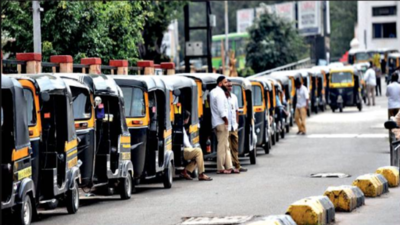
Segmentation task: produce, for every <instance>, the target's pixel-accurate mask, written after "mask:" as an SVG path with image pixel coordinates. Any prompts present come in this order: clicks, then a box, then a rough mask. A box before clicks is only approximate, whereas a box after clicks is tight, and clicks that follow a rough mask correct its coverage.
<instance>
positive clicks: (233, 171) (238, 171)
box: [230, 169, 240, 173]
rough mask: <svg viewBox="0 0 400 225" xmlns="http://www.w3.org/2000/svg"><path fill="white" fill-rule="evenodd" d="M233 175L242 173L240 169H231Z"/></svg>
mask: <svg viewBox="0 0 400 225" xmlns="http://www.w3.org/2000/svg"><path fill="white" fill-rule="evenodd" d="M230 171H231V173H240V170H238V169H230Z"/></svg>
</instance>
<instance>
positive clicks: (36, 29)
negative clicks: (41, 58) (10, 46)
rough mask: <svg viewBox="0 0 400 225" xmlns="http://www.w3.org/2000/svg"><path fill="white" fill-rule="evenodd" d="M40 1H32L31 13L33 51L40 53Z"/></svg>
mask: <svg viewBox="0 0 400 225" xmlns="http://www.w3.org/2000/svg"><path fill="white" fill-rule="evenodd" d="M40 11H41V8H40V2H39V1H32V14H33V51H34V52H35V53H42V34H41V30H40V27H41V25H40Z"/></svg>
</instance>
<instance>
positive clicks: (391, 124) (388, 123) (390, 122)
mask: <svg viewBox="0 0 400 225" xmlns="http://www.w3.org/2000/svg"><path fill="white" fill-rule="evenodd" d="M385 128H386V129H388V130H391V129H395V128H399V127H398V126H397V123H396V122H395V121H393V120H388V121H386V122H385Z"/></svg>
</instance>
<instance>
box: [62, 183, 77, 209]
mask: <svg viewBox="0 0 400 225" xmlns="http://www.w3.org/2000/svg"><path fill="white" fill-rule="evenodd" d="M73 182H74V187H73V188H72V189H70V190H68V191H67V198H66V199H65V200H66V205H67V211H68V213H69V214H75V213H76V212H77V211H78V209H79V189H78V183H77V182H76V180H74V181H73Z"/></svg>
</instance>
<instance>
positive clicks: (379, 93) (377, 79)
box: [375, 77, 382, 96]
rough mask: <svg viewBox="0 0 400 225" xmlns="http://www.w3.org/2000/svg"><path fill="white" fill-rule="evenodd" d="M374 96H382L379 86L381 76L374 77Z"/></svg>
mask: <svg viewBox="0 0 400 225" xmlns="http://www.w3.org/2000/svg"><path fill="white" fill-rule="evenodd" d="M375 92H376V96H382V88H381V78H380V77H377V78H376V86H375Z"/></svg>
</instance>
